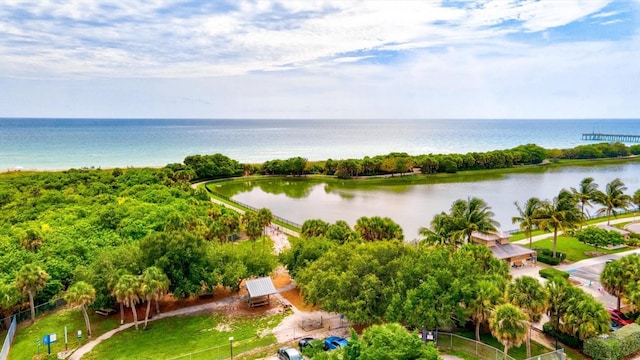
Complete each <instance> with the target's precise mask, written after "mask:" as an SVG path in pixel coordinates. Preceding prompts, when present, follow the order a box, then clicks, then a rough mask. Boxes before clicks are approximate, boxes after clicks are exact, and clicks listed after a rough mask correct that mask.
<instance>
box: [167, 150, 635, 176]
mask: <svg viewBox="0 0 640 360" xmlns="http://www.w3.org/2000/svg"><path fill="white" fill-rule="evenodd" d="M638 154H640V145H633V146H629V147H627V146H626V145H625V144H622V143H599V144H591V145H580V146H576V147H575V148H571V149H544V148H542V147H540V146H537V145H534V144H528V145H520V146H517V147H515V148H512V149H507V150H493V151H488V152H469V153H466V154H426V155H416V156H412V155H409V154H407V153H398V152H394V153H390V154H387V155H377V156H373V157H369V156H365V157H364V158H362V159H343V160H334V159H327V160H324V161H308V160H307V159H305V158H302V157H299V156H298V157H292V158H289V159H275V160H269V161H266V162H264V163H263V164H241V163H239V162H237V161H235V160H232V159H229V158H228V157H226V156H224V155H221V154H215V155H194V156H188V157H187V158H185V160H184V165H183V164H171V165H169V167H170V168H172V169H174V170H176V171H180V174H181V175H184V176H191V178H196V179H215V178H226V177H232V176H242V175H254V174H262V175H287V176H302V175H319V174H322V175H333V176H337V177H339V178H353V177H359V176H373V175H386V174H404V173H407V172H412V171H413V169H414V168H418V169H420V171H421V172H422V173H423V174H436V173H455V172H457V171H464V170H482V169H504V168H510V167H514V166H520V165H534V164H540V163H542V162H543V161H544V160H545V159H547V160H560V159H601V158H615V157H621V156H629V155H638Z"/></svg>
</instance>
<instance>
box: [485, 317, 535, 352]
mask: <svg viewBox="0 0 640 360" xmlns="http://www.w3.org/2000/svg"><path fill="white" fill-rule="evenodd" d="M527 326H528V325H527V315H526V314H525V313H524V312H522V311H521V310H520V309H519V308H518V307H517V306H514V305H511V304H503V305H500V306H498V307H497V308H496V310H495V311H494V313H493V316H492V317H491V318H490V319H489V328H490V329H491V333H492V334H493V336H494V337H495V338H496V339H498V341H500V342H501V343H502V345H504V353H503V355H502V358H503V359H504V360H506V359H507V353H508V351H509V348H510V347H512V346H520V344H522V340H524V338H525V336H526V334H527Z"/></svg>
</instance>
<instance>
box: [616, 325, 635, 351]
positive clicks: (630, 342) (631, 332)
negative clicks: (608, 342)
mask: <svg viewBox="0 0 640 360" xmlns="http://www.w3.org/2000/svg"><path fill="white" fill-rule="evenodd" d="M612 337H614V338H615V339H617V340H618V341H620V355H621V356H627V355H631V354H633V353H635V352H637V351H639V350H640V325H638V324H630V325H627V326H624V327H622V328H621V329H620V330H618V331H616V332H614V333H613V336H612Z"/></svg>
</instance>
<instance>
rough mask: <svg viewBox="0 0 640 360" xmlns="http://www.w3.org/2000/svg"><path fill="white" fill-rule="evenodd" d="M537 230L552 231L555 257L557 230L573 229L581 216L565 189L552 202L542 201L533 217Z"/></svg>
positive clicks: (554, 254) (573, 200)
mask: <svg viewBox="0 0 640 360" xmlns="http://www.w3.org/2000/svg"><path fill="white" fill-rule="evenodd" d="M533 217H534V219H535V221H534V222H535V223H536V225H537V226H538V228H539V229H547V230H553V257H554V258H555V257H556V244H557V241H558V229H560V230H562V231H564V230H565V229H569V228H574V227H575V225H576V224H578V223H579V222H581V221H582V214H580V211H579V210H578V208H577V207H576V200H575V198H574V197H573V195H571V193H570V192H569V191H567V190H565V189H562V190H560V193H559V194H558V196H556V197H555V198H553V201H548V200H547V201H543V202H542V203H541V204H540V207H539V208H538V209H537V210H536V211H535V212H534V215H533Z"/></svg>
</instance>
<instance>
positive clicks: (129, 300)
mask: <svg viewBox="0 0 640 360" xmlns="http://www.w3.org/2000/svg"><path fill="white" fill-rule="evenodd" d="M113 294H114V295H115V297H116V300H117V301H118V302H119V303H120V304H121V305H124V306H126V307H130V308H131V313H132V314H133V323H134V325H135V327H136V330H137V329H138V313H137V312H136V304H137V303H139V302H140V279H139V278H138V277H137V276H134V275H130V274H125V275H122V276H121V277H120V278H119V279H118V282H117V283H116V285H115V287H114V289H113Z"/></svg>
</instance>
